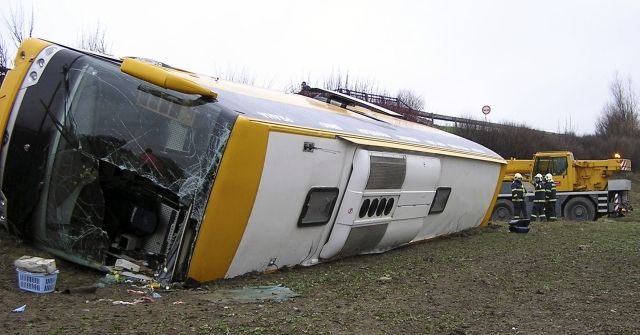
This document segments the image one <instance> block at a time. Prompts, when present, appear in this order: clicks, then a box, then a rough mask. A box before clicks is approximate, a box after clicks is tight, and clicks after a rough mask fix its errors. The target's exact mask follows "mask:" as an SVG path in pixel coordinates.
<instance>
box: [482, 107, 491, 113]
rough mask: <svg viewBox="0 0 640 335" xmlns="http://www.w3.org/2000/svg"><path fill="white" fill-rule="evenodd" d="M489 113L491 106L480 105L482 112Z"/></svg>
mask: <svg viewBox="0 0 640 335" xmlns="http://www.w3.org/2000/svg"><path fill="white" fill-rule="evenodd" d="M489 113H491V107H489V106H488V105H485V106H482V114H484V115H487V114H489Z"/></svg>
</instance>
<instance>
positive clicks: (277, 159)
mask: <svg viewBox="0 0 640 335" xmlns="http://www.w3.org/2000/svg"><path fill="white" fill-rule="evenodd" d="M305 143H307V146H309V143H313V146H314V147H317V148H319V149H313V150H311V149H307V150H305V149H304V148H305ZM353 152H354V147H353V146H352V145H350V144H349V143H347V142H344V141H341V140H338V139H335V138H319V137H313V136H305V135H297V134H290V133H279V132H272V133H271V134H270V136H269V146H268V149H267V157H266V159H265V164H264V170H263V176H262V180H261V182H260V188H259V190H258V195H257V197H256V201H255V203H254V207H253V210H252V213H251V217H250V219H249V223H248V224H247V229H246V230H245V234H244V236H243V238H242V241H241V242H240V246H239V248H238V252H237V253H236V257H235V258H234V260H233V263H232V264H231V267H230V269H229V272H228V273H227V276H226V277H234V276H237V275H240V274H243V273H247V272H250V271H262V270H265V269H266V268H267V267H268V266H269V265H270V263H271V264H272V265H275V266H277V267H283V266H294V265H299V264H307V265H310V264H314V263H315V262H317V251H318V249H319V247H320V246H321V244H322V243H324V238H326V237H325V236H326V232H327V231H328V230H329V229H330V228H331V226H332V224H333V221H334V219H335V215H336V212H337V210H338V205H339V199H341V198H342V194H343V192H344V188H345V185H344V184H345V183H346V180H347V178H345V177H344V175H345V174H347V175H348V173H349V170H350V169H347V168H349V167H350V166H351V159H352V157H353ZM323 189H324V190H333V191H335V193H333V194H331V196H330V197H328V198H327V199H328V201H327V202H326V203H323V205H322V207H323V208H326V209H327V210H330V212H327V213H326V214H328V220H327V222H319V223H314V224H305V223H301V222H300V218H301V215H302V213H303V208H304V207H305V205H306V203H307V201H308V200H310V198H309V195H310V192H316V191H315V190H323ZM316 199H319V198H316ZM310 207H314V206H313V205H311V206H310ZM310 210H313V208H312V209H310ZM322 221H324V220H322Z"/></svg>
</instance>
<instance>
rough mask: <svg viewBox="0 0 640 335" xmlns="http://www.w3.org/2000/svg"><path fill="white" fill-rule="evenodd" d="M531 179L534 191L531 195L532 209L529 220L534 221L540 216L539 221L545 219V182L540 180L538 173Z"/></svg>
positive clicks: (540, 176)
mask: <svg viewBox="0 0 640 335" xmlns="http://www.w3.org/2000/svg"><path fill="white" fill-rule="evenodd" d="M533 180H534V181H533V186H534V189H535V193H534V196H533V210H532V211H531V221H536V220H537V219H538V218H540V221H545V220H546V219H547V216H546V214H545V208H544V207H545V202H546V198H547V192H546V188H545V182H544V181H543V180H542V175H541V174H539V173H538V174H537V175H536V176H535V177H534V178H533Z"/></svg>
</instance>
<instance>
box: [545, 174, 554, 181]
mask: <svg viewBox="0 0 640 335" xmlns="http://www.w3.org/2000/svg"><path fill="white" fill-rule="evenodd" d="M544 179H546V180H547V181H553V175H552V174H551V173H547V174H546V175H545V176H544Z"/></svg>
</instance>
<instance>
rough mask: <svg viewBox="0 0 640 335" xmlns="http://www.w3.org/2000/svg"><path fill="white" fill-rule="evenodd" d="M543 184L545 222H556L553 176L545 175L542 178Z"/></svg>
mask: <svg viewBox="0 0 640 335" xmlns="http://www.w3.org/2000/svg"><path fill="white" fill-rule="evenodd" d="M544 178H545V180H546V182H545V187H544V189H545V200H546V201H545V212H546V215H547V221H549V222H553V221H556V184H555V183H554V182H553V175H551V173H547V175H546V176H544Z"/></svg>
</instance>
